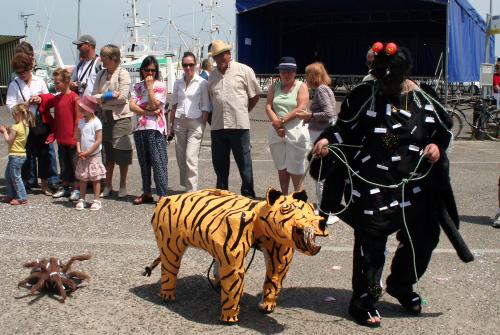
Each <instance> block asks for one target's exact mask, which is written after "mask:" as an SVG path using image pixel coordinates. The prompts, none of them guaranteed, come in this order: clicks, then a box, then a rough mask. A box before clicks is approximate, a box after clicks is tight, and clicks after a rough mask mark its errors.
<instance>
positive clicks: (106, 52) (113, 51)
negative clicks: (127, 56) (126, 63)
mask: <svg viewBox="0 0 500 335" xmlns="http://www.w3.org/2000/svg"><path fill="white" fill-rule="evenodd" d="M100 56H101V57H106V58H109V59H110V60H112V61H113V62H115V63H116V64H120V60H121V53H120V48H118V47H117V46H116V45H114V44H106V45H105V46H103V47H102V48H101V53H100Z"/></svg>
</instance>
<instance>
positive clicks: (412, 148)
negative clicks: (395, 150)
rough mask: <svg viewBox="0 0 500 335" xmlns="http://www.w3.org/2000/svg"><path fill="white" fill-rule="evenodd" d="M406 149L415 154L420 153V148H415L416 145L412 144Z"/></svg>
mask: <svg viewBox="0 0 500 335" xmlns="http://www.w3.org/2000/svg"><path fill="white" fill-rule="evenodd" d="M408 149H410V150H411V151H416V152H419V151H420V148H419V147H417V146H416V145H413V144H410V146H408Z"/></svg>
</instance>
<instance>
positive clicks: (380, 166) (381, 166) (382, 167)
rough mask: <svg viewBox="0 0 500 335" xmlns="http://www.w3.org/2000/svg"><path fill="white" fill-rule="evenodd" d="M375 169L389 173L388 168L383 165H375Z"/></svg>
mask: <svg viewBox="0 0 500 335" xmlns="http://www.w3.org/2000/svg"><path fill="white" fill-rule="evenodd" d="M377 167H378V168H379V169H381V170H385V171H389V168H388V167H387V166H385V165H381V164H377Z"/></svg>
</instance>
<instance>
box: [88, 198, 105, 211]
mask: <svg viewBox="0 0 500 335" xmlns="http://www.w3.org/2000/svg"><path fill="white" fill-rule="evenodd" d="M101 208H102V204H101V202H100V201H99V200H94V201H93V202H92V205H90V210H91V211H98V210H100V209H101Z"/></svg>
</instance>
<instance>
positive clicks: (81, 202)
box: [75, 199, 86, 211]
mask: <svg viewBox="0 0 500 335" xmlns="http://www.w3.org/2000/svg"><path fill="white" fill-rule="evenodd" d="M85 207H86V203H85V200H83V199H80V200H78V201H77V203H76V205H75V209H76V210H77V211H81V210H83V209H85Z"/></svg>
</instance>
